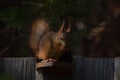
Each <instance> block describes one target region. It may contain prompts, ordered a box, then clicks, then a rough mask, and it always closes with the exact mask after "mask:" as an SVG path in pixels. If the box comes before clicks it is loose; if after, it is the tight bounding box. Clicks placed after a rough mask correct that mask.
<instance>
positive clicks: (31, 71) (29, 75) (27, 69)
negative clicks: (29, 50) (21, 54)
mask: <svg viewBox="0 0 120 80" xmlns="http://www.w3.org/2000/svg"><path fill="white" fill-rule="evenodd" d="M3 74H4V76H5V77H8V78H7V80H35V59H34V58H32V57H25V58H0V75H2V76H3ZM2 78H3V77H2Z"/></svg>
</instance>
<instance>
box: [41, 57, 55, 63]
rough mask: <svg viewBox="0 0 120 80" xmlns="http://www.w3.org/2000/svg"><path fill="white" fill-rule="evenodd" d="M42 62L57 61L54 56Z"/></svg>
mask: <svg viewBox="0 0 120 80" xmlns="http://www.w3.org/2000/svg"><path fill="white" fill-rule="evenodd" d="M41 62H56V60H55V59H52V58H49V59H46V60H42V61H41Z"/></svg>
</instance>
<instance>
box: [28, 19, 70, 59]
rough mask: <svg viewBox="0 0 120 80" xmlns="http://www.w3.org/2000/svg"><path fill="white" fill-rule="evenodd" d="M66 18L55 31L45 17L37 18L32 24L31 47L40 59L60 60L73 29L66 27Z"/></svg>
mask: <svg viewBox="0 0 120 80" xmlns="http://www.w3.org/2000/svg"><path fill="white" fill-rule="evenodd" d="M64 26H65V20H64V21H63V23H62V25H61V27H60V29H59V30H58V31H57V32H54V31H52V30H51V29H50V26H49V24H48V22H47V21H46V20H45V19H37V20H35V21H34V22H33V24H32V29H31V34H30V39H29V42H30V48H31V49H32V51H33V53H35V56H36V58H37V59H38V60H55V61H56V60H58V59H59V58H60V57H61V55H62V52H64V51H65V47H66V36H67V34H68V33H69V32H70V30H71V26H70V25H69V26H68V28H67V29H64Z"/></svg>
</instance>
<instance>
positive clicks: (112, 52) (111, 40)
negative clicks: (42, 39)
mask: <svg viewBox="0 0 120 80" xmlns="http://www.w3.org/2000/svg"><path fill="white" fill-rule="evenodd" d="M68 16H70V17H71V24H72V30H71V33H70V34H69V36H70V37H69V39H68V41H67V42H68V44H69V51H70V53H71V54H72V55H80V56H85V57H116V56H120V35H119V34H120V31H119V30H120V24H119V23H120V1H119V0H0V56H4V57H5V56H8V57H16V56H19V57H22V56H30V53H31V50H30V49H29V43H28V40H29V34H30V31H31V23H32V22H33V20H35V19H37V18H45V19H47V20H48V22H49V23H50V25H51V27H52V30H54V31H57V30H58V28H59V26H60V24H61V22H62V20H63V19H64V18H66V17H68Z"/></svg>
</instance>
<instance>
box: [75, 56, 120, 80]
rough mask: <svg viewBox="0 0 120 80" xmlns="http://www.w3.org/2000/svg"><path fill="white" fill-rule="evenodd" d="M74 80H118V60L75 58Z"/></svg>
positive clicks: (119, 73)
mask: <svg viewBox="0 0 120 80" xmlns="http://www.w3.org/2000/svg"><path fill="white" fill-rule="evenodd" d="M74 80H120V58H82V57H79V56H75V57H74Z"/></svg>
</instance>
